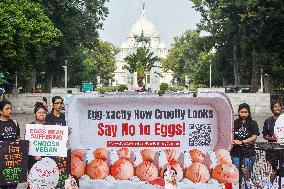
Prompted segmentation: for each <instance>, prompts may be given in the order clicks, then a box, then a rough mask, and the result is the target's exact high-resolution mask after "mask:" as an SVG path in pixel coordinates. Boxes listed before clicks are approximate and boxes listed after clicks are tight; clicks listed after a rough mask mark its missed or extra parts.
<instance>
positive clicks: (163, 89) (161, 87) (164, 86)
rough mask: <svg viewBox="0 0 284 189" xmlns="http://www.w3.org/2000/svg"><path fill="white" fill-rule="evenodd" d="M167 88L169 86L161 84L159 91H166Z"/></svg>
mask: <svg viewBox="0 0 284 189" xmlns="http://www.w3.org/2000/svg"><path fill="white" fill-rule="evenodd" d="M168 88H169V85H168V84H167V83H161V85H160V90H161V91H167V90H168Z"/></svg>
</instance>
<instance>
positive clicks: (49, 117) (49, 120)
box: [0, 96, 282, 189]
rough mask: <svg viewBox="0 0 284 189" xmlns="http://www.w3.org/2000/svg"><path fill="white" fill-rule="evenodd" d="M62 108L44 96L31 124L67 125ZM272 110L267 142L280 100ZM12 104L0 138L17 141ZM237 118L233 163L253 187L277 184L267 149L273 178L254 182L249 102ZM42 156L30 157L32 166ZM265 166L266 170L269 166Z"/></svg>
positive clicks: (1, 120)
mask: <svg viewBox="0 0 284 189" xmlns="http://www.w3.org/2000/svg"><path fill="white" fill-rule="evenodd" d="M62 108H63V99H62V98H61V97H60V96H54V97H53V98H52V110H51V112H49V113H48V107H47V99H46V98H44V99H43V102H37V103H36V104H35V107H34V116H35V118H34V121H33V122H31V124H42V125H62V126H65V125H66V121H65V115H64V114H63V113H62V112H61V110H62ZM271 111H272V113H273V115H272V116H271V117H269V118H267V119H266V120H265V122H264V124H263V131H262V134H263V138H264V139H265V140H267V142H276V141H277V138H276V137H275V135H274V126H275V122H276V120H277V118H278V117H279V116H280V114H281V111H282V104H281V103H280V102H274V103H272V105H271ZM11 115H12V104H11V102H9V101H7V100H2V101H0V141H15V140H19V139H20V127H19V124H18V122H17V121H16V120H13V119H11ZM238 116H239V117H238V118H237V119H236V120H235V121H234V138H233V141H232V149H231V151H230V153H231V157H232V162H233V164H234V165H235V166H236V167H237V168H238V170H239V171H240V173H241V174H243V176H244V178H245V179H246V180H247V182H246V183H247V186H248V185H249V187H250V188H252V187H255V188H265V187H266V186H264V185H265V184H266V185H269V186H270V185H271V186H273V184H274V183H275V179H277V178H278V177H277V174H278V172H279V167H278V166H277V163H276V164H275V162H274V161H270V160H271V159H273V158H272V157H274V158H275V157H278V156H279V155H278V154H277V153H275V152H274V151H267V152H266V159H267V161H268V165H267V167H269V166H270V167H271V169H270V170H271V171H270V173H269V174H268V175H269V176H270V177H271V178H273V179H268V181H267V182H264V181H259V182H252V179H251V178H252V177H251V173H252V171H253V165H254V162H255V160H256V152H255V150H254V147H253V143H254V142H255V141H256V139H257V137H259V135H260V132H259V127H258V124H257V122H256V121H254V120H253V118H252V117H251V111H250V106H249V105H248V104H246V103H243V104H240V105H239V108H238ZM41 158H42V157H39V156H37V157H32V156H30V157H29V163H28V165H29V168H30V167H31V166H32V165H33V164H34V163H35V162H36V161H38V160H40V159H41ZM267 167H266V172H267V170H268V168H267ZM1 188H2V189H16V188H17V184H9V185H5V186H1Z"/></svg>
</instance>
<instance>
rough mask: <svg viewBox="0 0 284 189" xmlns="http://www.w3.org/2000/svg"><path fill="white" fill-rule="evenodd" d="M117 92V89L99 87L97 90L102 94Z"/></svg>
mask: <svg viewBox="0 0 284 189" xmlns="http://www.w3.org/2000/svg"><path fill="white" fill-rule="evenodd" d="M116 90H117V87H99V88H97V89H96V91H98V92H100V93H105V92H115V91H116Z"/></svg>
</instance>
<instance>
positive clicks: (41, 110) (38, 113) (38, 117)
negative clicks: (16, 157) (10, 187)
mask: <svg viewBox="0 0 284 189" xmlns="http://www.w3.org/2000/svg"><path fill="white" fill-rule="evenodd" d="M46 114H47V109H46V108H45V106H44V104H43V103H41V102H37V103H36V104H35V108H34V116H35V120H34V121H33V122H31V124H42V125H45V118H46ZM41 159H42V157H41V156H29V162H28V170H29V171H30V170H31V168H32V166H33V165H34V164H35V163H36V162H37V161H39V160H41ZM29 188H30V187H29V186H28V189H29Z"/></svg>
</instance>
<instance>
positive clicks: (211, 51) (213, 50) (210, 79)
mask: <svg viewBox="0 0 284 189" xmlns="http://www.w3.org/2000/svg"><path fill="white" fill-rule="evenodd" d="M210 53H212V54H215V53H216V49H215V47H212V49H211V50H210ZM209 63H210V65H209V86H210V88H211V87H212V60H209Z"/></svg>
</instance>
